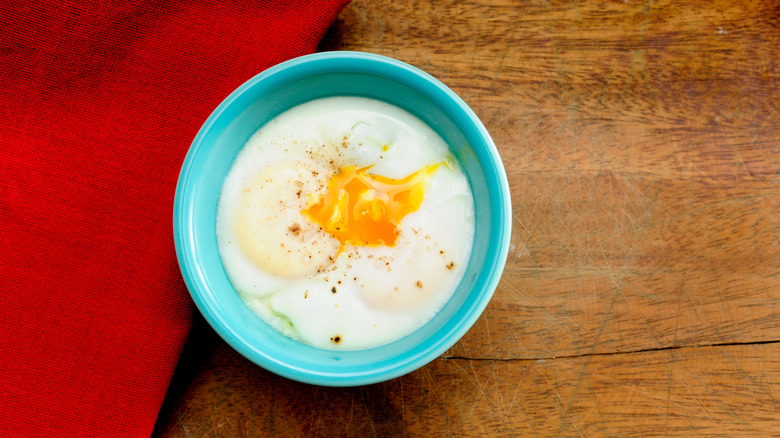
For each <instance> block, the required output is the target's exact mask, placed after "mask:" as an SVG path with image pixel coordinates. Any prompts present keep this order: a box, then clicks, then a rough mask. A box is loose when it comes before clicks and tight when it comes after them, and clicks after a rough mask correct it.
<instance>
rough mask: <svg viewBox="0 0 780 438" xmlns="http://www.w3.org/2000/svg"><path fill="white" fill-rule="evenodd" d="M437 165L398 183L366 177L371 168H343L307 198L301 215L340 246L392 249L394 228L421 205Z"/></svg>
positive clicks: (395, 237)
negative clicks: (315, 193)
mask: <svg viewBox="0 0 780 438" xmlns="http://www.w3.org/2000/svg"><path fill="white" fill-rule="evenodd" d="M440 165H441V163H439V164H432V165H429V166H426V167H424V168H423V169H421V170H419V171H417V172H415V173H413V174H411V175H409V176H407V177H405V178H402V179H393V178H388V177H384V176H381V175H370V174H368V173H367V172H368V170H369V169H370V168H371V166H368V167H363V168H360V169H358V168H356V167H354V166H347V167H343V168H342V169H341V170H339V172H338V173H337V174H335V175H334V176H333V177H332V178H331V179H330V181H329V182H328V187H327V190H325V193H323V194H320V195H310V196H311V198H312V199H313V201H315V202H313V203H311V202H310V205H309V206H308V207H307V208H306V209H304V210H303V214H304V215H305V216H307V217H308V218H309V219H311V220H313V221H314V222H316V223H317V224H318V225H319V226H321V227H322V229H323V230H325V231H326V232H328V233H330V234H331V235H332V236H333V237H335V238H336V239H338V240H339V242H341V247H342V248H343V247H344V244H346V243H349V244H351V245H354V246H376V245H385V246H395V242H396V239H397V238H398V225H399V224H400V223H401V220H402V219H403V218H404V217H406V215H408V214H409V213H412V212H414V211H417V209H419V208H420V204H421V203H422V201H423V196H424V194H425V187H426V184H427V180H428V178H429V177H430V176H431V175H432V174H433V172H435V171H436V169H437V168H438V167H439V166H440Z"/></svg>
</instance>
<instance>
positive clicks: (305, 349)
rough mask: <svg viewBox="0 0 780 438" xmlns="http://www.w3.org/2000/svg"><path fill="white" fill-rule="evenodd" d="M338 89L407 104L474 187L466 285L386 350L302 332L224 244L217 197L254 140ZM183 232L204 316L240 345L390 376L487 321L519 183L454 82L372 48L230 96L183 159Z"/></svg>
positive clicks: (273, 76)
mask: <svg viewBox="0 0 780 438" xmlns="http://www.w3.org/2000/svg"><path fill="white" fill-rule="evenodd" d="M329 96H361V97H368V98H373V99H378V100H382V101H385V102H388V103H391V104H394V105H396V106H398V107H401V108H403V109H405V110H407V111H409V112H410V113H412V114H414V115H415V116H417V117H418V118H420V119H422V120H423V121H424V122H426V123H427V124H428V125H430V126H431V127H432V128H433V129H434V130H435V131H437V132H438V133H439V135H441V136H442V138H444V140H445V141H446V142H447V143H448V144H449V145H450V148H451V149H452V152H453V154H454V155H455V157H456V158H457V159H458V160H459V161H460V163H461V165H462V167H463V169H464V170H465V172H466V174H467V176H468V178H469V182H470V184H471V189H472V191H473V193H474V200H475V208H476V221H475V227H476V229H475V242H474V249H473V252H472V254H471V259H470V262H469V265H468V267H467V269H466V273H465V276H464V278H463V280H462V281H461V283H460V285H459V287H458V289H457V290H456V291H455V293H454V295H453V296H452V298H451V299H450V300H449V302H447V304H446V305H445V306H444V307H443V308H442V309H441V311H440V312H439V313H438V314H436V316H435V317H434V318H433V319H432V320H431V321H430V322H428V323H427V324H425V325H424V326H422V327H421V328H419V329H418V330H416V331H415V332H413V333H411V334H410V335H408V336H406V337H404V338H402V339H400V340H397V341H395V342H392V343H390V344H386V345H382V346H380V347H375V348H370V349H365V350H354V351H334V350H325V349H320V348H315V347H311V346H309V345H305V344H303V343H300V342H298V341H295V340H293V339H290V338H288V337H286V336H284V335H282V334H280V333H279V332H277V331H276V330H274V329H273V328H271V327H270V326H269V325H268V324H266V323H265V322H263V321H262V320H261V319H260V318H259V317H257V316H256V315H255V314H254V313H253V312H252V311H251V310H250V309H249V308H248V307H247V306H246V305H245V304H244V302H243V301H242V300H241V298H240V297H239V296H238V294H237V293H236V291H235V290H234V289H233V286H232V285H231V283H230V280H229V279H228V277H227V274H226V273H225V270H224V268H223V266H222V262H221V260H220V256H219V251H218V249H217V237H216V216H217V201H218V199H219V194H220V189H221V186H222V182H223V180H224V178H225V175H226V174H227V173H228V170H229V169H230V167H231V165H232V163H233V160H234V158H235V157H236V155H237V154H238V152H239V151H240V150H241V148H242V147H243V146H244V143H245V142H246V141H247V140H248V139H249V137H250V136H251V135H252V134H253V133H254V132H255V131H257V130H258V128H260V127H261V126H262V125H263V124H265V123H266V122H268V121H269V120H271V119H272V118H274V117H275V116H276V115H278V114H280V113H282V112H284V111H285V110H287V109H290V108H292V107H294V106H296V105H298V104H301V103H304V102H307V101H310V100H313V99H317V98H322V97H329ZM173 214H174V217H173V229H174V240H175V244H176V255H177V257H178V261H179V267H180V268H181V272H182V276H183V278H184V281H185V283H186V285H187V288H188V289H189V291H190V294H191V295H192V299H193V300H194V301H195V304H196V305H197V307H198V309H199V310H200V312H201V313H202V314H203V316H204V317H205V319H206V320H207V321H208V322H209V324H211V326H212V327H213V328H214V330H215V331H216V332H217V333H218V334H219V335H220V336H221V337H222V338H223V339H224V340H225V341H226V342H227V343H228V344H230V345H231V346H232V347H233V348H235V349H236V350H237V351H238V352H239V353H241V354H242V355H243V356H245V357H246V358H248V359H249V360H251V361H252V362H254V363H256V364H257V365H259V366H261V367H263V368H265V369H267V370H269V371H271V372H273V373H276V374H278V375H281V376H284V377H287V378H290V379H293V380H297V381H300V382H306V383H310V384H316V385H325V386H357V385H365V384H371V383H377V382H381V381H385V380H389V379H392V378H395V377H398V376H401V375H404V374H406V373H409V372H411V371H414V370H416V369H418V368H420V367H422V366H423V365H425V364H427V363H428V362H430V361H432V360H433V359H435V358H436V357H438V356H439V355H441V354H442V353H444V352H445V351H446V350H447V349H448V348H450V347H451V346H452V345H453V344H455V342H457V341H458V340H459V339H460V338H461V337H462V336H463V335H464V334H465V333H466V331H468V329H469V328H470V327H471V326H472V325H473V324H474V322H476V320H477V318H479V316H480V314H481V313H482V311H483V310H484V309H485V306H487V304H488V301H489V300H490V298H491V296H492V295H493V291H494V290H495V289H496V286H497V284H498V281H499V279H500V277H501V274H502V272H503V269H504V264H505V262H506V256H507V251H508V247H509V237H510V228H511V205H510V197H509V186H508V184H507V179H506V173H505V171H504V167H503V165H502V163H501V159H500V157H499V155H498V153H497V151H496V147H495V145H494V144H493V141H492V139H491V138H490V135H489V134H488V132H487V130H486V129H485V127H484V126H483V125H482V123H481V122H480V121H479V119H478V118H477V116H476V115H475V114H474V112H473V111H472V110H471V109H470V108H469V107H468V106H467V105H466V104H465V103H464V102H463V100H461V99H460V98H459V97H458V96H457V95H456V94H455V93H454V92H453V91H452V90H450V89H449V88H447V87H446V86H445V85H444V84H442V83H441V82H439V81H438V80H436V79H435V78H433V77H432V76H430V75H429V74H427V73H425V72H423V71H421V70H419V69H417V68H415V67H412V66H410V65H408V64H405V63H403V62H400V61H397V60H394V59H391V58H387V57H384V56H378V55H374V54H369V53H360V52H328V53H318V54H314V55H308V56H303V57H300V58H296V59H292V60H290V61H287V62H284V63H282V64H279V65H277V66H275V67H272V68H270V69H268V70H266V71H264V72H263V73H261V74H259V75H257V76H255V77H254V78H252V79H250V80H249V81H248V82H246V83H245V84H243V85H242V86H240V87H239V88H238V89H237V90H235V91H234V92H233V93H232V94H231V95H230V96H228V97H227V99H225V100H224V101H223V102H222V103H221V104H220V105H219V106H218V107H217V108H216V110H214V112H213V113H212V114H211V116H210V117H209V118H208V119H207V120H206V122H205V123H204V125H203V127H202V128H201V129H200V132H198V135H197V136H196V137H195V140H194V141H193V143H192V146H191V147H190V149H189V152H188V153H187V156H186V158H185V160H184V164H183V165H182V169H181V173H180V175H179V180H178V185H177V187H176V197H175V201H174V213H173Z"/></svg>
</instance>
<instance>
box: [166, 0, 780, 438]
mask: <svg viewBox="0 0 780 438" xmlns="http://www.w3.org/2000/svg"><path fill="white" fill-rule="evenodd" d="M321 49H322V50H334V49H339V50H362V51H368V52H373V53H379V54H383V55H388V56H393V57H395V58H398V59H400V60H403V61H406V62H408V63H411V64H413V65H416V66H418V67H420V68H422V69H424V70H426V71H428V72H429V73H431V74H433V75H434V76H436V77H437V78H439V79H440V80H442V81H443V82H445V83H446V84H447V85H449V86H450V87H451V88H452V89H453V90H454V91H455V92H457V93H458V94H459V95H460V96H462V97H463V98H464V100H465V101H466V102H467V103H468V104H469V105H470V106H471V107H472V108H473V109H474V111H475V112H476V113H477V115H478V116H479V117H480V118H481V119H482V121H483V123H484V124H485V125H486V127H487V129H488V131H490V133H491V134H492V136H493V138H494V140H495V142H496V145H497V147H498V149H499V152H500V154H501V157H502V159H503V161H504V164H505V166H506V169H507V173H508V177H509V182H510V190H511V193H512V202H513V230H512V241H511V249H510V254H509V259H508V261H507V267H506V271H505V273H504V276H503V278H502V280H501V283H500V284H499V287H498V290H497V291H496V293H495V296H494V298H493V300H492V301H491V303H490V305H489V306H488V308H487V310H486V311H485V313H484V314H483V316H482V317H481V318H480V319H479V321H478V322H477V323H476V325H475V326H474V327H473V328H472V330H471V331H470V332H469V333H468V334H467V335H466V336H465V337H464V338H463V339H462V340H461V342H459V343H458V344H456V345H455V346H454V347H453V348H452V349H451V350H450V351H448V352H447V353H446V354H445V355H444V356H442V357H441V358H440V359H438V360H436V361H434V362H433V363H432V364H430V365H428V366H426V367H425V368H423V369H422V370H419V371H417V372H415V373H413V374H411V375H409V376H405V377H403V378H400V379H396V380H394V381H392V382H388V383H385V384H381V385H375V386H371V387H363V388H352V389H328V388H316V387H308V386H305V385H299V384H296V383H294V382H289V381H286V380H284V379H280V378H278V377H276V376H273V375H271V374H269V373H267V372H265V371H264V370H262V369H259V368H257V367H255V366H253V365H251V364H249V363H248V362H246V361H245V360H244V359H242V358H241V357H240V356H238V355H237V354H235V353H234V352H232V350H230V349H229V348H228V347H226V346H225V345H224V344H223V343H222V342H221V341H220V340H218V339H216V338H215V337H214V336H215V335H213V333H211V332H210V331H209V329H208V328H206V327H201V328H200V329H198V330H196V331H195V332H194V334H193V336H192V338H191V341H190V346H189V347H188V349H189V351H190V353H188V354H187V355H185V357H184V358H183V360H182V363H181V364H180V370H179V371H178V372H177V377H176V378H175V381H174V384H173V386H172V390H171V392H170V393H169V397H168V400H167V401H166V405H165V406H164V408H163V411H162V413H161V416H160V419H159V421H158V427H157V430H156V432H155V435H157V436H256V435H280V436H430V435H440V434H443V435H449V436H513V435H527V434H530V435H554V436H555V435H565V436H569V435H573V436H578V435H585V436H613V435H614V436H654V435H677V436H695V435H704V436H718V435H724V436H746V435H752V436H771V435H775V436H778V435H780V419H778V418H777V417H778V416H780V415H778V414H780V404H778V398H780V359H778V357H779V356H780V355H779V354H778V353H780V350H778V349H779V348H780V347H779V346H780V108H779V107H780V66H779V65H778V62H779V61H780V59H779V55H780V2H778V1H776V0H756V1H747V0H733V1H719V0H710V1H701V2H677V1H668V0H666V1H664V0H660V1H659V0H649V1H639V2H637V1H632V0H626V1H622V0H621V1H612V0H610V1H571V2H561V1H509V0H504V1H499V0H495V1H491V0H480V1H435V2H434V1H414V2H413V1H408V0H403V1H390V0H377V1H363V0H356V1H354V2H353V3H352V4H351V5H350V6H348V7H347V8H346V9H345V10H344V11H343V13H342V14H341V17H340V19H339V22H338V23H336V25H334V27H333V28H332V29H331V31H330V33H329V34H328V35H327V36H326V38H325V40H324V42H323V44H322V45H321ZM204 342H205V344H204ZM201 345H205V346H203V347H201ZM201 349H203V351H202V352H200V353H197V354H196V353H192V351H200V350H201Z"/></svg>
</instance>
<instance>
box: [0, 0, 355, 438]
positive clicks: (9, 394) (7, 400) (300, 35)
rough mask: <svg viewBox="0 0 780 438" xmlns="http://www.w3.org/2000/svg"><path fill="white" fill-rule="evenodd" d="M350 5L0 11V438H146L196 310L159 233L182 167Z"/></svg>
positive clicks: (17, 5)
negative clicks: (196, 143)
mask: <svg viewBox="0 0 780 438" xmlns="http://www.w3.org/2000/svg"><path fill="white" fill-rule="evenodd" d="M347 3H348V0H318V1H301V0H294V1H290V0H279V1H247V2H241V1H181V2H172V1H165V2H162V1H157V2H156V1H127V2H112V1H92V0H90V1H81V0H79V1H75V0H67V1H62V0H57V1H51V2H41V1H38V2H23V1H20V2H12V5H11V6H9V5H8V4H5V5H3V6H2V7H0V90H1V91H0V312H1V313H0V436H14V437H16V436H52V435H55V436H71V437H87V436H100V437H130V436H149V434H150V433H151V431H152V428H153V426H154V422H155V418H156V416H157V413H158V410H159V408H160V404H161V403H162V400H163V397H164V395H165V391H166V388H167V387H168V383H169V381H170V378H171V375H172V374H173V370H174V368H175V365H176V361H177V359H178V357H179V354H180V352H181V349H182V346H183V344H184V341H185V338H186V336H187V334H188V332H189V328H190V321H191V316H192V312H193V306H192V304H191V300H190V298H189V295H188V294H187V292H186V289H185V287H184V284H183V282H182V280H181V275H180V273H179V269H178V265H177V263H176V256H175V253H174V248H173V232H172V210H173V196H174V190H175V187H176V180H177V177H178V172H179V168H180V166H181V163H182V161H183V159H184V155H185V154H186V152H187V149H188V147H189V145H190V142H191V141H192V139H193V138H194V137H195V134H196V133H197V131H198V129H199V127H200V125H201V124H202V123H203V122H204V121H205V119H206V118H207V117H208V115H209V114H210V112H211V111H212V110H213V109H214V108H215V107H216V106H217V105H218V104H219V102H220V101H221V100H222V99H224V98H225V97H226V96H227V95H228V94H229V93H230V92H231V91H232V90H233V89H235V88H236V87H237V86H239V85H240V84H241V83H243V82H244V81H246V80H248V79H249V78H251V77H252V76H254V75H255V74H257V73H259V72H261V71H262V70H264V69H266V68H267V67H270V66H271V65H274V64H276V63H279V62H280V61H283V60H286V59H289V58H292V57H295V56H298V55H303V54H306V53H310V52H313V51H315V50H316V48H317V44H318V42H319V41H320V39H321V38H322V36H323V35H324V33H325V31H326V30H327V28H328V27H329V25H330V24H331V23H332V22H333V20H335V18H336V17H337V15H338V13H339V11H340V10H341V8H343V7H344V6H345V5H346V4H347Z"/></svg>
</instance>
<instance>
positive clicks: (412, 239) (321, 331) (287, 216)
mask: <svg viewBox="0 0 780 438" xmlns="http://www.w3.org/2000/svg"><path fill="white" fill-rule="evenodd" d="M441 162H446V163H447V165H444V166H440V167H439V168H438V169H437V170H436V171H435V172H434V173H433V174H432V176H431V178H430V180H429V181H428V185H427V189H426V192H425V196H424V200H423V202H422V204H421V205H420V208H419V209H418V210H417V211H416V212H413V213H411V214H409V215H408V216H406V217H405V218H404V219H403V220H402V222H401V224H400V227H399V229H400V234H399V238H398V241H397V243H396V245H395V246H393V247H387V246H357V247H355V246H351V245H346V246H345V247H344V248H342V250H341V251H340V252H339V242H338V240H336V239H335V238H333V237H332V236H330V235H329V234H327V233H326V232H324V231H322V230H321V229H320V228H319V227H318V226H317V225H316V224H314V223H313V222H311V221H310V220H309V219H307V218H306V217H304V215H303V214H302V213H301V211H302V210H303V209H304V208H305V207H306V205H307V203H308V202H310V199H309V197H308V195H309V194H311V193H316V192H318V191H322V190H325V188H326V187H327V182H328V180H329V179H330V178H331V177H332V176H333V175H334V174H335V173H336V172H337V171H338V169H340V168H342V167H344V166H357V167H365V166H369V165H373V167H372V168H371V170H370V173H371V174H376V175H383V176H386V177H390V178H403V177H405V176H407V175H409V174H411V173H414V172H416V171H418V170H420V169H422V168H423V167H425V166H428V165H432V164H436V163H441ZM473 236H474V202H473V199H472V195H471V191H470V189H469V185H468V180H467V179H466V177H465V175H464V174H463V172H462V170H461V169H460V168H459V167H458V165H457V163H455V162H454V160H453V158H452V156H451V155H450V153H449V149H448V148H447V145H446V143H445V142H444V141H443V140H442V139H441V137H439V136H438V135H437V134H436V133H435V132H434V131H433V130H431V129H430V127H428V126H427V125H425V124H424V123H423V122H422V121H420V120H419V119H417V118H416V117H414V116H412V115H411V114H409V113H407V112H406V111H403V110H401V109H400V108H397V107H395V106H392V105H389V104H386V103H383V102H379V101H376V100H371V99H365V98H357V97H331V98H325V99H319V100H315V101H312V102H308V103H305V104H303V105H300V106H298V107H295V108H293V109H291V110H289V111H287V112H285V113H283V114H281V115H280V116H278V117H276V118H275V119H274V120H272V121H271V122H269V123H268V124H266V125H265V126H264V127H262V128H261V129H260V130H259V131H258V132H257V133H256V134H255V135H254V136H253V137H252V138H251V139H250V140H249V141H248V142H247V144H246V145H245V147H244V149H243V150H242V151H241V153H240V154H239V155H238V157H237V158H236V161H235V163H234V165H233V167H232V168H231V170H230V172H229V173H228V176H227V177H226V179H225V182H224V185H223V188H222V193H221V196H220V201H219V207H218V211H217V238H218V244H219V249H220V255H221V257H222V261H223V265H224V267H225V270H226V272H227V274H228V276H229V278H230V280H231V282H232V283H233V285H234V287H235V288H236V290H237V292H238V293H239V295H240V296H241V298H242V299H243V300H244V301H245V302H246V303H247V305H248V306H249V307H250V308H252V309H253V310H254V311H255V313H257V314H258V315H259V316H260V317H261V318H262V319H263V320H265V321H266V322H268V323H269V324H271V325H272V326H274V327H275V328H277V329H278V330H280V331H282V332H283V333H285V334H286V335H288V336H291V337H293V338H296V339H299V340H301V341H302V342H305V343H308V344H311V345H314V346H317V347H322V348H335V349H356V348H367V347H372V346H377V345H381V344H384V343H387V342H391V341H393V340H395V339H398V338H400V337H403V336H405V335H407V334H409V333H411V332H412V331H414V330H415V329H416V328H418V327H420V326H421V325H422V324H424V323H425V322H427V321H428V320H430V319H431V318H432V317H433V316H434V315H435V314H436V312H437V311H438V310H439V309H440V308H441V307H442V306H443V305H444V304H445V303H446V301H447V300H448V299H449V298H450V296H451V295H452V293H453V292H454V290H455V289H456V288H457V286H458V284H459V282H460V280H461V278H462V276H463V273H464V271H465V267H466V264H467V263H468V258H469V255H470V253H471V247H472V244H473Z"/></svg>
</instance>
